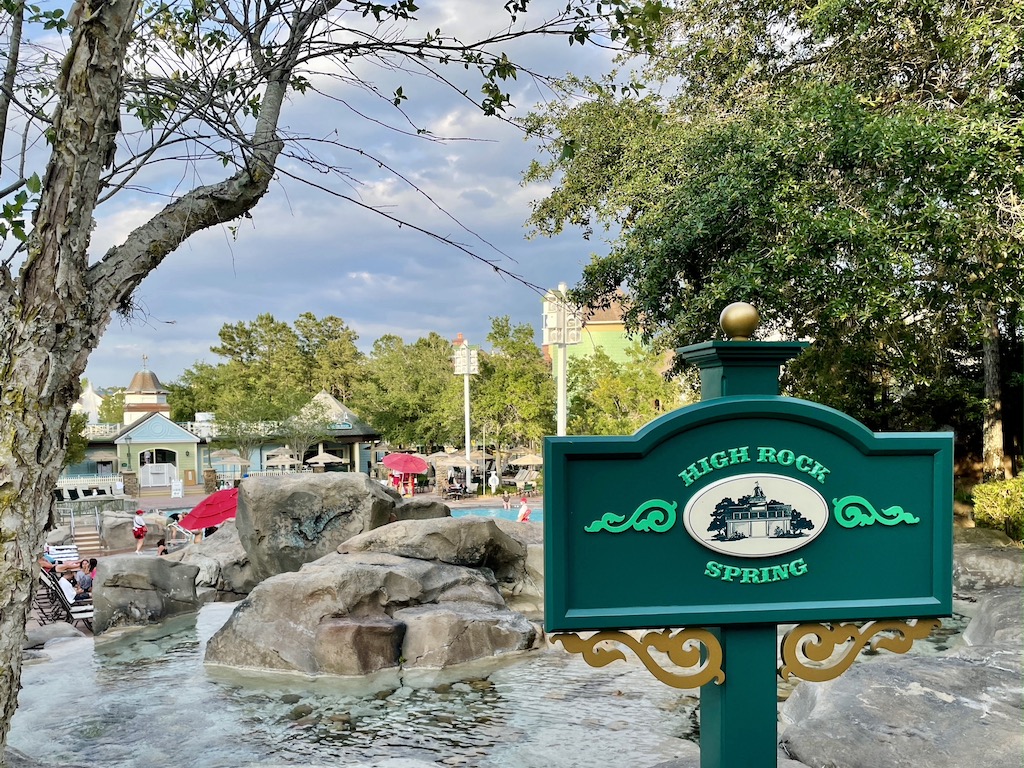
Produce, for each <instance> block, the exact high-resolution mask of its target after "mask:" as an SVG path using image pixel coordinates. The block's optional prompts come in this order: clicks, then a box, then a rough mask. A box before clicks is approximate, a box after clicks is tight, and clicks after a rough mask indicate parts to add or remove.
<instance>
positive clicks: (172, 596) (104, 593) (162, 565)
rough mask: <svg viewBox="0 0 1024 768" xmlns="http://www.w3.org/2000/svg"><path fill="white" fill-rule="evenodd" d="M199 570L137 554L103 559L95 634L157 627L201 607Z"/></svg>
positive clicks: (95, 587)
mask: <svg viewBox="0 0 1024 768" xmlns="http://www.w3.org/2000/svg"><path fill="white" fill-rule="evenodd" d="M198 573H199V568H197V567H196V566H194V565H188V564H186V563H177V562H174V561H172V560H168V559H167V558H165V557H148V556H139V555H135V554H128V555H113V556H111V557H104V558H101V559H100V561H99V565H98V566H97V569H96V579H95V581H94V583H93V606H94V609H95V613H94V616H93V632H94V633H95V634H97V635H98V634H100V633H101V632H104V631H105V630H107V629H110V628H112V627H119V626H130V625H145V624H155V623H156V622H159V621H161V620H162V619H165V618H167V617H169V616H175V615H177V614H179V613H189V612H192V611H195V610H197V609H198V607H199V602H198V598H197V597H196V576H197V575H198Z"/></svg>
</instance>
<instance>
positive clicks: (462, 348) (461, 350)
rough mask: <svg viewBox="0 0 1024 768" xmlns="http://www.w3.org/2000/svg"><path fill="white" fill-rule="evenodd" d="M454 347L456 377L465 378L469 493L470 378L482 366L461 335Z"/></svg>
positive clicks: (473, 350)
mask: <svg viewBox="0 0 1024 768" xmlns="http://www.w3.org/2000/svg"><path fill="white" fill-rule="evenodd" d="M452 346H453V347H455V352H454V353H453V354H452V362H453V363H454V364H455V375H456V376H460V375H461V376H463V377H465V379H464V382H463V388H462V394H463V400H464V402H465V412H466V413H465V415H466V478H465V480H464V481H463V486H464V487H465V489H466V491H467V492H468V491H469V483H470V481H472V479H473V459H472V458H471V457H470V455H469V454H470V451H471V450H472V445H471V444H470V442H469V377H470V376H472V375H473V374H475V373H480V364H479V362H478V361H477V354H476V350H475V349H470V348H469V341H468V340H466V339H465V338H463V336H462V334H461V333H460V334H459V335H458V336H457V337H456V338H455V341H453V342H452Z"/></svg>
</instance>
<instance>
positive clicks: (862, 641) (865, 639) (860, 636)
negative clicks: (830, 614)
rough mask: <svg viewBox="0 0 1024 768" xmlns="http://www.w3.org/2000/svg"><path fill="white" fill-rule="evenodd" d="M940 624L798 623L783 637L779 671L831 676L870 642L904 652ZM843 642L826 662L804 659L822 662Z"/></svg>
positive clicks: (807, 677)
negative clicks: (839, 651) (814, 664)
mask: <svg viewBox="0 0 1024 768" xmlns="http://www.w3.org/2000/svg"><path fill="white" fill-rule="evenodd" d="M941 624H942V622H940V621H939V620H938V619H913V620H911V621H898V620H895V621H869V622H867V623H866V624H864V625H863V626H858V625H857V624H853V623H844V624H832V623H823V624H800V625H798V626H796V627H794V628H793V629H791V630H790V631H789V632H787V633H786V636H785V637H784V638H783V640H782V666H781V667H779V674H780V675H781V676H782V678H783V679H784V680H788V679H789V678H790V677H799V678H800V679H801V680H809V681H811V682H816V683H820V682H824V681H825V680H834V679H835V678H837V677H839V676H840V675H841V674H843V672H845V671H846V670H848V669H849V668H850V666H851V665H852V664H853V661H854V659H856V658H857V654H859V653H860V651H861V649H862V648H864V646H866V645H868V646H870V648H871V650H873V651H876V650H879V649H883V650H886V651H892V652H893V653H906V652H907V651H909V650H910V647H911V646H912V645H913V644H914V641H915V640H921V639H923V638H925V637H928V635H929V634H931V631H932V630H933V629H937V628H938V627H939V626H941ZM874 635H877V637H873V636H874ZM845 644H849V645H848V647H846V648H844V649H843V650H842V656H840V657H839V658H838V659H837V660H835V661H834V662H832V663H831V664H829V665H828V666H808V665H807V664H806V663H804V660H805V659H807V660H809V661H814V662H818V663H822V662H825V661H827V660H828V659H829V658H831V656H832V655H833V654H834V653H835V652H836V649H837V648H839V646H842V645H845Z"/></svg>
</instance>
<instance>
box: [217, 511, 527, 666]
mask: <svg viewBox="0 0 1024 768" xmlns="http://www.w3.org/2000/svg"><path fill="white" fill-rule="evenodd" d="M389 527H391V526H389ZM416 606H432V607H434V608H437V609H438V610H440V611H443V612H447V613H448V614H449V616H452V617H456V616H459V617H461V618H460V619H459V621H461V622H462V624H461V626H462V628H463V630H465V628H466V627H467V625H468V623H469V618H468V617H472V620H473V621H476V622H480V623H482V624H491V625H494V627H495V629H493V630H491V629H487V628H486V627H479V628H477V627H474V629H473V633H474V634H473V636H472V638H470V639H467V641H466V642H463V641H462V639H461V638H460V636H459V633H458V632H454V631H450V630H446V631H444V632H441V633H440V634H438V635H437V636H436V637H434V638H433V643H434V645H437V646H455V647H456V648H455V650H453V651H452V652H450V653H445V652H443V651H441V650H439V651H437V652H435V653H428V652H425V651H424V648H426V647H427V644H428V643H429V642H430V638H428V637H427V636H426V635H425V634H424V633H425V632H429V631H435V630H436V631H439V630H438V629H437V628H438V625H432V626H428V625H427V624H426V619H425V618H424V617H423V615H422V614H421V613H419V612H412V613H408V614H406V615H405V618H404V619H403V618H402V617H401V615H400V614H402V612H403V611H407V610H409V609H411V608H413V607H416ZM449 624H452V622H449ZM480 635H486V637H484V638H483V639H481V638H480ZM533 638H534V629H533V627H532V626H530V625H529V623H528V622H526V621H525V619H523V618H522V617H518V618H517V617H516V615H515V614H512V613H511V612H509V611H507V610H506V609H504V608H503V602H502V600H501V596H500V595H499V594H498V593H497V591H496V590H495V588H494V579H493V577H492V576H491V574H490V572H489V571H481V570H475V569H472V568H465V567H461V566H457V565H450V564H447V563H443V562H439V561H428V560H420V559H413V558H403V557H396V556H394V555H389V554H377V553H373V552H363V553H358V554H349V555H340V554H332V555H328V556H327V557H324V558H321V559H320V560H317V561H316V562H313V563H308V564H306V565H304V566H303V567H302V568H301V570H299V571H298V572H297V573H282V574H279V575H277V576H274V577H271V578H269V579H267V580H265V581H263V582H261V583H260V584H259V585H258V586H257V587H256V588H255V589H254V590H253V591H252V592H251V593H250V594H249V596H248V597H247V598H245V599H244V600H243V601H242V602H241V603H239V605H238V607H237V608H236V609H235V611H234V613H233V614H232V616H231V618H230V619H228V621H227V622H226V623H225V625H224V626H223V627H222V628H221V629H220V630H219V631H218V632H217V633H216V634H215V635H214V636H213V637H212V638H211V639H210V642H209V643H208V645H207V649H206V661H207V662H208V663H211V664H221V665H226V666H232V667H243V668H255V669H269V670H286V671H295V672H303V673H306V674H311V675H316V674H344V675H349V674H367V673H370V672H374V671H377V670H380V669H384V668H388V667H391V668H395V667H398V666H399V664H401V663H403V661H402V659H403V658H404V659H405V661H404V663H405V664H406V665H408V666H416V665H419V666H428V667H429V666H435V665H436V666H440V665H441V664H443V663H445V662H446V660H448V659H451V658H458V659H459V660H460V661H461V660H466V659H468V658H479V657H481V656H492V655H494V654H496V653H501V652H505V651H513V650H518V649H522V648H526V647H529V646H530V644H532V642H533ZM353 639H363V640H366V642H367V644H366V645H360V644H358V643H353V642H352V640H353Z"/></svg>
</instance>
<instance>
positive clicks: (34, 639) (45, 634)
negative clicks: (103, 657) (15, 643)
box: [21, 621, 86, 649]
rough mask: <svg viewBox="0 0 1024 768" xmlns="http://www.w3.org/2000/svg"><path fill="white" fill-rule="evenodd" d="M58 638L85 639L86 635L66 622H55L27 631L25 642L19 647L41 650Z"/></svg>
mask: <svg viewBox="0 0 1024 768" xmlns="http://www.w3.org/2000/svg"><path fill="white" fill-rule="evenodd" d="M58 637H86V634H85V633H84V632H82V630H80V629H79V628H78V627H75V626H73V625H71V624H68V623H67V622H66V621H57V622H54V623H53V624H43V625H42V626H40V627H33V628H31V629H29V630H27V631H26V632H25V642H23V643H22V644H21V647H22V648H23V649H25V648H42V647H43V646H44V645H46V643H47V642H48V641H50V640H53V639H55V638H58Z"/></svg>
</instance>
